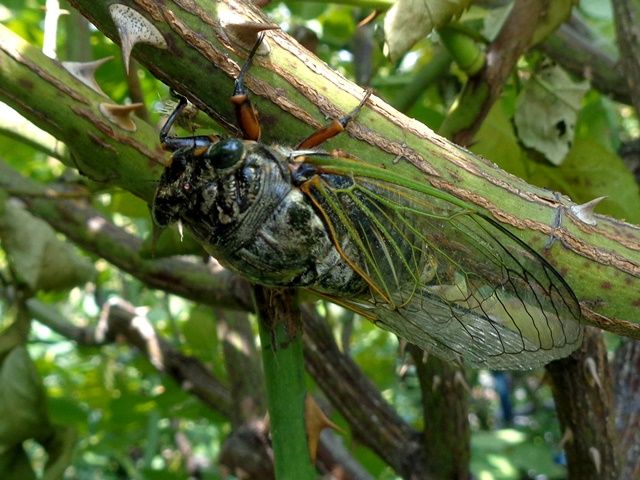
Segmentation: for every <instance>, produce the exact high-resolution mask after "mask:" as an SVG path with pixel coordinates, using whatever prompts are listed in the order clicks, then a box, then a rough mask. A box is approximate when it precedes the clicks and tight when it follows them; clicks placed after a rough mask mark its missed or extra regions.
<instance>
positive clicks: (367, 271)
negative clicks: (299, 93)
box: [152, 41, 582, 369]
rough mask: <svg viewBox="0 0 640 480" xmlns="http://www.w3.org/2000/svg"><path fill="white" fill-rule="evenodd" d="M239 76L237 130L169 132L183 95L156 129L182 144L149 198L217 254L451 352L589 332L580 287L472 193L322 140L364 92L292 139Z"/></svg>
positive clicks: (550, 352) (546, 358) (475, 363)
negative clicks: (263, 120)
mask: <svg viewBox="0 0 640 480" xmlns="http://www.w3.org/2000/svg"><path fill="white" fill-rule="evenodd" d="M258 45H259V41H258V43H256V45H255V46H254V48H253V50H252V51H251V52H250V54H249V57H248V59H247V61H246V63H245V64H244V66H243V67H242V69H241V71H240V73H239V75H238V77H237V79H236V82H235V89H234V93H233V96H232V97H231V100H232V102H233V104H234V105H235V109H236V114H237V118H238V124H239V127H240V130H241V131H242V132H243V137H244V138H242V139H240V138H229V139H222V140H221V139H219V138H217V137H213V136H194V137H174V136H170V135H169V133H170V129H171V126H172V125H173V123H174V121H175V120H176V118H177V117H178V116H179V115H180V113H181V111H182V109H184V107H185V105H186V104H187V102H186V99H185V98H184V97H180V101H179V103H178V105H177V107H176V109H175V110H174V112H173V113H172V114H171V115H170V117H169V118H168V120H167V122H166V124H165V125H164V127H163V128H162V130H161V133H160V139H161V142H162V144H163V146H164V147H165V148H166V149H168V150H170V151H173V155H172V159H171V163H170V166H168V167H167V168H166V169H165V171H164V173H163V174H162V177H161V179H160V183H159V186H158V188H157V192H156V195H155V199H154V202H153V209H152V212H153V218H154V220H155V222H156V223H157V224H158V225H159V226H167V225H169V224H170V223H172V222H175V221H178V220H179V221H181V222H182V223H183V224H184V225H185V226H187V227H188V228H189V229H190V230H191V231H192V232H193V233H194V235H195V236H196V237H197V238H198V239H199V241H200V242H202V244H203V246H204V248H205V249H206V250H207V251H208V252H209V253H210V254H211V255H212V256H214V257H215V258H216V259H217V260H218V261H219V262H220V263H221V264H222V265H224V266H226V267H228V268H229V269H231V270H233V271H236V272H238V273H240V274H241V275H243V276H245V277H247V278H248V279H249V280H251V281H252V282H255V283H258V284H263V285H267V286H283V287H284V286H286V287H304V288H306V289H309V290H312V291H314V292H317V293H318V294H320V295H322V296H324V297H326V298H328V299H330V300H331V301H333V302H335V303H337V304H339V305H342V306H344V307H346V308H349V309H351V310H353V311H355V312H357V313H359V314H361V315H362V316H364V317H366V318H368V319H370V320H371V321H373V322H374V323H375V324H376V325H378V326H380V327H382V328H384V329H386V330H389V331H391V332H394V333H395V334H397V335H399V336H400V337H402V338H404V339H406V340H407V341H409V342H411V343H413V344H416V345H417V346H419V347H421V348H422V349H424V350H426V351H427V352H431V353H433V354H435V355H436V356H438V357H441V358H443V359H445V360H450V361H454V362H459V363H463V364H466V365H469V366H472V367H483V368H490V369H529V368H534V367H537V366H540V365H544V364H546V363H548V362H550V361H551V360H554V359H556V358H560V357H564V356H566V355H568V354H570V353H571V352H572V351H573V350H574V349H576V347H577V346H578V345H579V344H580V342H581V339H582V328H581V324H580V323H581V322H580V308H579V304H578V302H577V299H576V297H575V295H574V293H573V292H572V290H571V288H570V287H569V285H568V284H567V283H566V282H565V280H564V279H563V278H562V276H561V275H560V274H559V273H558V272H557V271H556V270H555V269H554V268H553V267H552V266H551V265H550V264H549V263H548V262H547V261H546V260H545V259H544V258H543V257H542V256H541V255H540V254H538V253H537V252H536V251H534V250H533V249H532V248H530V247H529V246H528V245H527V244H525V243H524V242H523V241H522V240H520V239H519V238H518V237H517V236H516V235H515V234H514V233H512V232H511V231H510V230H508V229H507V228H506V227H504V226H503V225H501V224H500V223H498V222H497V221H495V220H494V219H493V218H492V217H490V216H489V215H488V214H486V213H483V212H482V211H481V210H480V209H478V208H477V207H475V206H473V205H470V204H467V203H465V202H464V201H462V200H460V199H458V198H457V197H454V196H453V195H450V194H448V193H446V192H442V191H438V190H435V189H434V188H433V187H431V186H429V185H426V184H421V183H417V182H415V181H413V180H408V179H406V178H403V177H401V176H398V175H395V174H394V173H393V172H392V171H390V170H391V169H383V168H380V167H375V166H372V165H369V164H364V163H363V162H361V161H359V160H357V158H355V157H353V156H351V155H344V154H341V153H339V152H338V153H336V152H333V153H328V152H323V151H320V150H318V149H317V148H316V147H318V146H319V145H320V144H321V143H322V142H324V141H325V140H327V139H328V138H330V137H332V136H334V135H336V134H337V133H339V132H340V131H341V130H343V129H344V128H345V126H346V125H347V123H348V122H350V121H352V120H353V119H354V117H355V116H356V114H357V113H358V110H359V109H360V108H361V107H362V105H363V104H364V103H365V102H366V100H367V96H365V98H364V100H363V102H362V103H361V104H360V105H359V106H358V108H356V110H354V111H353V112H351V113H350V114H348V115H346V116H344V117H342V118H340V119H339V120H335V121H333V122H332V123H330V124H329V125H328V126H327V127H325V128H323V129H320V130H318V131H317V132H315V133H313V134H312V135H311V136H310V137H308V138H307V139H305V140H303V141H302V142H300V144H298V145H297V146H296V147H295V148H287V147H283V146H280V145H273V146H267V145H264V144H262V143H260V142H259V138H260V124H259V122H258V118H257V113H256V111H255V109H254V107H253V106H252V104H251V102H250V100H249V98H248V95H247V91H246V88H245V86H244V77H245V76H246V74H247V72H248V70H249V67H250V65H251V62H252V59H253V57H254V55H255V53H256V50H257V48H258Z"/></svg>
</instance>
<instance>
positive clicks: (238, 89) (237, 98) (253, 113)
mask: <svg viewBox="0 0 640 480" xmlns="http://www.w3.org/2000/svg"><path fill="white" fill-rule="evenodd" d="M263 38H264V34H262V33H261V34H260V35H258V40H257V41H256V44H255V45H254V46H253V48H252V49H251V52H250V53H249V56H248V57H247V61H246V62H245V63H244V65H243V66H242V69H241V70H240V73H239V74H238V78H236V83H235V88H234V89H233V95H232V96H231V103H233V105H234V106H235V109H236V118H237V121H238V126H239V127H240V130H242V136H243V137H244V138H245V139H246V140H256V141H257V140H259V139H260V121H259V120H258V112H257V110H256V109H255V108H254V106H253V105H252V104H251V100H249V95H248V94H247V89H246V87H245V86H244V76H245V75H246V74H247V72H248V71H249V68H250V67H251V61H252V60H253V57H254V56H255V54H256V52H257V51H258V47H259V46H260V43H261V42H262V39H263Z"/></svg>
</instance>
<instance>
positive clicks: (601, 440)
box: [546, 328, 620, 480]
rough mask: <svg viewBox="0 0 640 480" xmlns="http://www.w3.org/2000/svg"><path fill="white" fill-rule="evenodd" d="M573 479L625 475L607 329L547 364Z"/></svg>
mask: <svg viewBox="0 0 640 480" xmlns="http://www.w3.org/2000/svg"><path fill="white" fill-rule="evenodd" d="M546 369H547V372H548V373H549V375H550V377H551V388H552V391H553V398H554V400H555V403H556V411H557V414H558V419H559V420H560V425H561V426H562V429H563V431H564V450H565V452H566V454H567V468H568V471H569V477H570V478H579V479H581V480H589V479H593V480H596V479H597V480H607V479H610V480H617V479H619V478H620V477H619V470H620V460H619V438H618V435H617V433H616V431H615V428H614V403H613V388H612V381H611V373H610V369H609V364H608V362H607V350H606V348H605V346H604V342H603V340H602V332H600V331H598V330H595V329H591V328H590V329H588V330H587V331H586V332H585V339H584V342H583V344H582V346H581V347H580V349H579V350H578V351H577V352H576V353H574V354H573V355H572V356H570V357H567V358H564V359H561V360H557V361H555V362H552V363H550V364H549V365H547V367H546Z"/></svg>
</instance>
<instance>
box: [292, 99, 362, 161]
mask: <svg viewBox="0 0 640 480" xmlns="http://www.w3.org/2000/svg"><path fill="white" fill-rule="evenodd" d="M370 96H371V90H367V92H366V93H365V95H364V98H363V99H362V101H361V102H360V104H359V105H358V106H357V107H356V108H354V109H353V110H352V111H351V112H350V113H348V114H347V115H345V116H344V117H340V118H338V119H334V120H332V121H331V122H330V123H329V124H328V125H325V126H324V127H322V128H320V129H319V130H316V131H315V132H313V133H312V134H311V135H309V136H308V137H307V138H305V139H304V140H302V141H301V142H300V143H299V144H298V146H297V149H298V150H304V149H309V148H314V147H317V146H318V145H320V144H321V143H324V142H326V141H327V140H329V139H330V138H333V137H335V136H336V135H338V134H339V133H340V132H342V131H343V130H344V129H345V128H346V126H347V125H348V123H349V122H350V121H351V120H353V119H354V118H355V117H356V115H358V112H360V110H361V109H362V107H363V106H364V104H365V103H366V102H367V100H368V99H369V97H370Z"/></svg>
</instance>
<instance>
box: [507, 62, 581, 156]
mask: <svg viewBox="0 0 640 480" xmlns="http://www.w3.org/2000/svg"><path fill="white" fill-rule="evenodd" d="M587 90H589V83H588V82H586V81H584V82H574V81H573V80H571V78H570V77H569V75H567V73H566V72H565V71H564V70H563V69H562V68H560V67H559V66H556V65H546V66H543V68H542V69H541V70H540V71H539V72H538V73H537V74H536V75H534V76H532V77H531V78H530V79H529V81H528V82H527V84H526V85H525V87H524V89H523V90H522V92H521V93H520V95H519V96H518V101H517V106H516V114H515V117H514V120H515V124H516V127H517V129H518V137H519V138H520V140H521V141H522V143H523V144H524V145H526V146H527V147H530V148H533V149H535V150H536V151H538V152H540V153H542V154H543V155H544V156H545V157H546V158H547V159H548V160H549V161H550V162H551V163H553V164H554V165H560V164H561V163H562V161H563V160H564V158H565V157H566V155H567V153H568V152H569V149H570V148H571V144H572V143H573V137H574V132H575V126H576V118H577V116H578V111H579V110H580V106H581V102H582V98H583V97H584V94H585V93H586V92H587Z"/></svg>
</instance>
